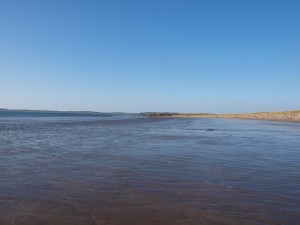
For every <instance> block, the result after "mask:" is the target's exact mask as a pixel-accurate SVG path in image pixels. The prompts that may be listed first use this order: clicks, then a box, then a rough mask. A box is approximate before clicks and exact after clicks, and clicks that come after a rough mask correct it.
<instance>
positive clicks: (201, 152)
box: [0, 117, 300, 225]
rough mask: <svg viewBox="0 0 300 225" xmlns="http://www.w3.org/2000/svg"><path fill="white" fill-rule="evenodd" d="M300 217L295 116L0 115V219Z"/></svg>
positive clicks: (5, 224) (5, 222) (286, 220)
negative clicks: (286, 118) (258, 118)
mask: <svg viewBox="0 0 300 225" xmlns="http://www.w3.org/2000/svg"><path fill="white" fill-rule="evenodd" d="M299 221H300V124H294V123H280V122H266V121H240V120H231V119H158V118H134V117H133V118H128V117H124V119H122V117H120V118H117V119H110V118H105V119H104V118H40V117H38V118H34V117H32V118H26V117H24V118H20V117H13V118H12V117H11V118H9V117H7V118H0V225H10V224H12V225H13V224H14V225H17V224H18V225H21V224H22V225H42V224H49V225H69V224H70V225H77V224H78V225H82V224H95V225H96V224H98V225H100V224H112V225H119V224H120V225H126V224H128V225H129V224H130V225H135V224H136V225H142V224H164V225H165V224H172V225H173V224H175V225H176V224H204V225H217V224H220V225H222V224H224V225H225V224H227V225H228V224H233V225H235V224H246V225H247V224H257V225H262V224H287V225H293V224H295V225H296V224H300V222H299Z"/></svg>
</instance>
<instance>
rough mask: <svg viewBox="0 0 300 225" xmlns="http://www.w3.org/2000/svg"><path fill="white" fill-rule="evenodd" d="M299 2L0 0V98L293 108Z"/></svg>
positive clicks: (116, 106) (221, 109)
mask: <svg viewBox="0 0 300 225" xmlns="http://www.w3.org/2000/svg"><path fill="white" fill-rule="evenodd" d="M299 9H300V2H299V1H296V0H287V1H283V0H280V1H279V0H274V1H271V0H263V1H258V0H255V1H233V0H231V1H221V0H214V1H194V0H191V1H166V0H164V1H157V0H154V1H120V0H118V1H117V0H112V1H89V2H88V3H86V2H84V1H78V0H75V1H67V0H63V1H56V0H54V1H33V0H29V1H21V0H12V1H1V2H0V32H1V35H0V49H1V50H0V85H1V86H0V108H9V109H38V110H60V111H98V112H147V111H161V112H186V113H188V112H190V113H197V112H199V113H201V112H204V113H240V112H255V111H286V110H295V109H300V99H299V96H300V88H299V84H300V73H299V71H300V63H299V62H300V42H299V40H300V13H299Z"/></svg>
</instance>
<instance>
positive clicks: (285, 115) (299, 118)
mask: <svg viewBox="0 0 300 225" xmlns="http://www.w3.org/2000/svg"><path fill="white" fill-rule="evenodd" d="M145 115H146V116H150V117H171V118H234V119H248V120H274V121H286V122H300V110H293V111H285V112H256V113H236V114H209V113H207V114H206V113H203V114H191V113H152V114H145Z"/></svg>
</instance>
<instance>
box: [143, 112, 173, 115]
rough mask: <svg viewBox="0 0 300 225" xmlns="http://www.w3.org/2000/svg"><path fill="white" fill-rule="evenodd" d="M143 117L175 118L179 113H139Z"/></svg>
mask: <svg viewBox="0 0 300 225" xmlns="http://www.w3.org/2000/svg"><path fill="white" fill-rule="evenodd" d="M141 115H143V116H175V115H179V113H174V112H143V113H141Z"/></svg>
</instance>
